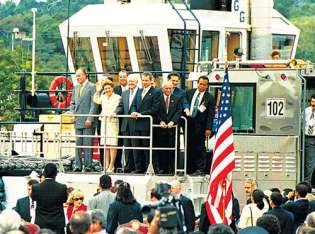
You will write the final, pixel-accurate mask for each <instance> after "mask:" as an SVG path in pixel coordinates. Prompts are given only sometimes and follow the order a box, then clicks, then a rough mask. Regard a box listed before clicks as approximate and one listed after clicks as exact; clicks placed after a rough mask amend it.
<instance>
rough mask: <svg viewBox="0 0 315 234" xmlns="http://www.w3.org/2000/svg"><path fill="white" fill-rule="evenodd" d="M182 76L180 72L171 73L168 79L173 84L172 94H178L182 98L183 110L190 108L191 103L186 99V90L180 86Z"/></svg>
mask: <svg viewBox="0 0 315 234" xmlns="http://www.w3.org/2000/svg"><path fill="white" fill-rule="evenodd" d="M179 79H180V76H179V74H178V73H175V72H174V73H170V74H169V75H168V76H167V80H168V81H170V82H171V83H172V85H173V88H172V94H174V95H175V96H178V97H179V98H180V99H181V109H182V111H183V110H185V109H186V108H187V109H189V103H188V102H187V100H186V95H185V90H183V89H181V88H178V84H179Z"/></svg>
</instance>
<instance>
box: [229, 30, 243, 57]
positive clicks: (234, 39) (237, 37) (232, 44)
mask: <svg viewBox="0 0 315 234" xmlns="http://www.w3.org/2000/svg"><path fill="white" fill-rule="evenodd" d="M241 35H242V34H241V33H240V32H227V33H226V43H227V45H226V47H227V48H226V50H227V60H228V61H233V60H235V55H234V49H236V48H241Z"/></svg>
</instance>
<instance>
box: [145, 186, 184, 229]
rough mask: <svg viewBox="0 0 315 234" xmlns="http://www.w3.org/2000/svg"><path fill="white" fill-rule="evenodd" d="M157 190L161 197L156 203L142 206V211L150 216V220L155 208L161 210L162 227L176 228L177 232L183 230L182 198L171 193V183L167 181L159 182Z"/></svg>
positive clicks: (160, 226) (160, 225)
mask: <svg viewBox="0 0 315 234" xmlns="http://www.w3.org/2000/svg"><path fill="white" fill-rule="evenodd" d="M155 192H156V193H157V194H158V195H159V196H160V197H161V199H160V200H159V202H158V203H157V204H155V205H145V206H143V207H142V213H143V215H144V216H147V217H148V221H149V222H150V221H151V220H152V219H153V217H154V215H155V210H158V211H160V223H159V228H160V229H167V230H170V229H172V230H173V229H175V230H177V232H180V231H182V229H183V221H184V216H183V212H182V205H181V202H180V200H178V199H177V198H175V197H174V196H173V195H172V194H170V185H169V184H167V183H159V184H157V185H156V187H155Z"/></svg>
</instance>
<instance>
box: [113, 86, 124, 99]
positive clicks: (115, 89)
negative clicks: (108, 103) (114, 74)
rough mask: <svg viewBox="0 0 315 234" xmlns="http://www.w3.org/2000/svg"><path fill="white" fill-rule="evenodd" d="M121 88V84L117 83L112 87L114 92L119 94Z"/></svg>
mask: <svg viewBox="0 0 315 234" xmlns="http://www.w3.org/2000/svg"><path fill="white" fill-rule="evenodd" d="M122 92H123V91H122V88H121V85H117V86H115V87H114V93H116V94H118V95H119V96H121V94H122Z"/></svg>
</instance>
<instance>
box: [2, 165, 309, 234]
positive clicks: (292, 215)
mask: <svg viewBox="0 0 315 234" xmlns="http://www.w3.org/2000/svg"><path fill="white" fill-rule="evenodd" d="M56 176H57V167H56V165H55V164H52V163H48V164H47V165H46V166H45V169H44V172H43V179H41V181H37V180H34V179H32V180H30V181H28V182H27V186H26V187H27V192H28V194H27V196H26V197H23V198H20V199H18V200H17V202H16V206H15V207H14V208H13V209H6V210H4V211H2V212H1V213H0V233H3V234H4V233H8V234H21V233H22V234H41V233H43V234H44V233H45V234H54V233H55V234H64V233H70V234H106V233H108V234H114V233H118V234H122V233H138V234H141V233H144V234H145V233H151V234H159V233H161V234H162V233H170V234H171V233H175V234H176V233H195V234H196V233H201V234H202V233H208V234H221V233H222V234H223V233H224V234H230V233H231V234H232V233H240V234H242V233H243V234H245V233H253V234H259V233H262V234H263V233H265V234H295V233H297V234H304V233H310V234H311V233H315V197H314V195H312V193H311V187H310V185H309V184H308V183H307V182H300V183H298V184H297V185H296V186H295V188H294V189H284V190H283V191H280V190H279V189H278V188H271V189H270V190H265V191H262V190H260V189H259V186H258V185H257V183H256V182H255V180H246V181H245V183H244V193H245V194H246V198H245V199H244V206H243V208H242V209H240V204H239V200H238V199H237V198H236V197H235V196H233V207H232V210H233V211H232V223H231V224H230V226H227V225H224V224H211V223H210V222H209V219H208V217H207V212H206V203H203V204H202V206H201V210H200V215H199V216H196V214H195V208H194V205H193V202H192V200H191V199H190V198H189V197H187V196H185V195H184V194H183V193H182V189H181V183H180V182H179V181H177V180H174V181H172V182H170V183H166V182H163V183H160V184H158V185H160V186H156V187H154V188H152V189H151V191H150V194H151V196H150V201H149V203H147V204H140V203H139V202H138V201H137V198H136V197H135V196H134V195H133V192H132V189H131V187H132V185H130V184H129V183H127V182H125V181H122V180H116V181H115V182H114V183H112V182H113V181H112V178H111V177H110V175H109V174H104V175H101V176H100V179H99V188H98V189H95V191H96V193H95V194H93V196H92V197H89V198H86V197H85V194H84V193H83V192H82V191H81V190H80V189H79V188H71V187H67V186H66V185H64V184H61V183H58V182H56V180H55V178H56ZM162 185H163V186H162ZM148 207H149V209H148ZM148 211H150V212H148ZM197 213H198V212H197Z"/></svg>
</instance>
